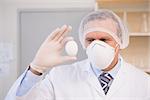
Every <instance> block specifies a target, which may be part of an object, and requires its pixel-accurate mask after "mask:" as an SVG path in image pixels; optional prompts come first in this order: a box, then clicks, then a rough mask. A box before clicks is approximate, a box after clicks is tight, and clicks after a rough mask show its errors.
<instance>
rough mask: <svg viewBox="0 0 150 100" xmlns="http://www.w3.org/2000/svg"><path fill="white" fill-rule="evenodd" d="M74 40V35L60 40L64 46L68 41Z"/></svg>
mask: <svg viewBox="0 0 150 100" xmlns="http://www.w3.org/2000/svg"><path fill="white" fill-rule="evenodd" d="M71 40H73V37H65V38H64V39H63V40H62V41H60V43H61V45H62V46H64V45H65V44H66V43H67V42H68V41H71Z"/></svg>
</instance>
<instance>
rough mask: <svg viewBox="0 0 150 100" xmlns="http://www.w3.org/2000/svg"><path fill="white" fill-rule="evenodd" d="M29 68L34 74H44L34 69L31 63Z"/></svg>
mask: <svg viewBox="0 0 150 100" xmlns="http://www.w3.org/2000/svg"><path fill="white" fill-rule="evenodd" d="M28 70H30V71H31V72H32V73H33V74H35V75H38V76H41V75H42V74H43V73H41V72H38V71H36V70H34V69H33V68H32V67H31V66H30V65H29V69H28Z"/></svg>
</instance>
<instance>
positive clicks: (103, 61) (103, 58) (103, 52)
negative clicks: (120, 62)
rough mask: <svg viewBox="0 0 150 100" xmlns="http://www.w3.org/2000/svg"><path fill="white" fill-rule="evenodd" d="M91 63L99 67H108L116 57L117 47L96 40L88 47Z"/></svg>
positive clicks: (87, 52)
mask: <svg viewBox="0 0 150 100" xmlns="http://www.w3.org/2000/svg"><path fill="white" fill-rule="evenodd" d="M86 54H87V56H88V60H89V61H90V63H91V64H92V65H94V66H96V67H98V68H99V69H105V68H107V67H108V66H109V65H110V64H111V63H112V61H113V59H114V57H115V49H114V48H113V47H111V46H109V45H108V44H106V43H105V42H102V41H99V40H95V41H93V42H92V43H91V44H90V45H89V46H88V47H87V49H86Z"/></svg>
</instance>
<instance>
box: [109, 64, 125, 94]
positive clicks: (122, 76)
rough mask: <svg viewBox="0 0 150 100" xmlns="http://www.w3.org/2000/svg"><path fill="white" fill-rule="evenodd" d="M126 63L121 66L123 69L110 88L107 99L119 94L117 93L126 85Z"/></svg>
mask: <svg viewBox="0 0 150 100" xmlns="http://www.w3.org/2000/svg"><path fill="white" fill-rule="evenodd" d="M125 66H126V65H125V63H124V62H123V63H122V64H121V68H120V70H119V72H118V74H117V75H116V77H115V78H114V80H113V82H112V85H111V86H110V89H109V91H108V93H107V97H111V96H112V95H113V94H114V93H117V91H118V90H119V89H121V87H122V86H123V85H124V84H125V82H127V81H126V78H127V77H126V76H127V75H126V73H127V72H126V70H125Z"/></svg>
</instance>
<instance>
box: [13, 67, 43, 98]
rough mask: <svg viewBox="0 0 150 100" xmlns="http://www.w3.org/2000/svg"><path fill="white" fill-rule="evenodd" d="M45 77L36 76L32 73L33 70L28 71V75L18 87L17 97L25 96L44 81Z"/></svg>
mask: <svg viewBox="0 0 150 100" xmlns="http://www.w3.org/2000/svg"><path fill="white" fill-rule="evenodd" d="M42 76H43V75H40V74H38V73H37V74H36V73H34V72H32V70H30V68H29V70H28V71H27V73H26V75H25V76H24V78H23V79H22V81H21V84H20V85H19V87H18V90H17V93H16V96H23V95H25V94H26V93H27V92H28V91H29V90H30V89H31V88H32V87H33V86H34V85H35V84H36V83H37V82H39V81H40V80H41V79H42Z"/></svg>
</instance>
